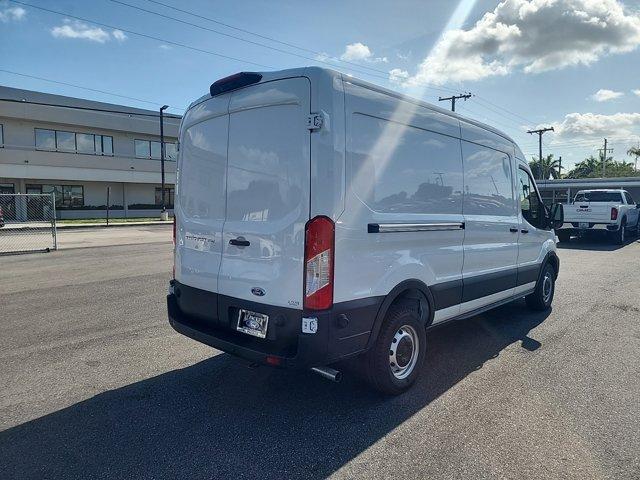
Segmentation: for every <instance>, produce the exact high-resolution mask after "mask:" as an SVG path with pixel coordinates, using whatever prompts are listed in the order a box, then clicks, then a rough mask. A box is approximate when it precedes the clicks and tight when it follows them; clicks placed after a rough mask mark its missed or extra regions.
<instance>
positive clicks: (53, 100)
mask: <svg viewBox="0 0 640 480" xmlns="http://www.w3.org/2000/svg"><path fill="white" fill-rule="evenodd" d="M2 100H10V101H19V102H25V103H28V102H33V103H36V104H43V105H55V106H68V107H81V108H87V109H96V110H100V109H101V110H113V111H118V112H122V113H128V114H138V115H151V116H158V115H159V111H158V110H146V109H143V108H134V107H128V106H126V105H118V104H115V103H105V102H96V101H94V100H86V99H84V98H76V97H66V96H64V95H54V94H52V93H44V92H36V91H34V90H23V89H21V88H13V87H5V86H2V85H0V101H2ZM158 108H160V106H158ZM164 116H165V117H166V118H175V119H180V118H182V117H181V116H180V115H173V114H169V113H165V114H164Z"/></svg>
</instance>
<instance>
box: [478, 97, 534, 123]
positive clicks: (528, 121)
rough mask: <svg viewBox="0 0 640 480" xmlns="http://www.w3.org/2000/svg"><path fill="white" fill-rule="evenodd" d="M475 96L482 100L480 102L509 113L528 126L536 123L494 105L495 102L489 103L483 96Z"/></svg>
mask: <svg viewBox="0 0 640 480" xmlns="http://www.w3.org/2000/svg"><path fill="white" fill-rule="evenodd" d="M474 96H475V97H477V98H478V99H480V101H481V102H485V103H488V104H489V105H493V106H494V107H496V108H499V109H500V110H502V111H503V112H506V113H508V114H510V115H513V116H514V117H517V118H519V119H520V120H524V121H525V122H526V123H527V124H529V125H531V124H532V123H535V122H532V121H531V120H529V119H527V118H525V117H523V116H522V115H520V114H518V113H515V112H512V111H511V110H507V109H506V108H504V107H501V106H500V105H498V104H496V103H493V102H491V101H489V100H488V99H486V98H484V97H482V96H480V95H474Z"/></svg>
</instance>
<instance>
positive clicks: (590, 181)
mask: <svg viewBox="0 0 640 480" xmlns="http://www.w3.org/2000/svg"><path fill="white" fill-rule="evenodd" d="M536 183H537V185H538V188H540V189H552V188H569V187H571V188H594V189H596V188H597V189H603V188H610V189H616V190H619V189H621V188H624V187H640V177H614V178H561V179H554V180H536Z"/></svg>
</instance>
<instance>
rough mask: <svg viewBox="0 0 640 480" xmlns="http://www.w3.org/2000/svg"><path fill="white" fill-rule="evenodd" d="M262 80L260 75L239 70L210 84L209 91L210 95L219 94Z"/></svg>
mask: <svg viewBox="0 0 640 480" xmlns="http://www.w3.org/2000/svg"><path fill="white" fill-rule="evenodd" d="M260 80H262V75H260V74H259V73H253V72H240V73H236V74H234V75H230V76H228V77H225V78H221V79H220V80H218V81H216V82H214V83H212V84H211V87H209V93H211V96H212V97H215V96H216V95H220V94H222V93H225V92H230V91H231V90H237V89H238V88H242V87H246V86H247V85H251V84H252V83H258V82H259V81H260Z"/></svg>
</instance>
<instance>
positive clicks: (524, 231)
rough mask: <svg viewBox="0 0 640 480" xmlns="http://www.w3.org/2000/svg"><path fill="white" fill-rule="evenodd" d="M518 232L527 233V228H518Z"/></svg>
mask: <svg viewBox="0 0 640 480" xmlns="http://www.w3.org/2000/svg"><path fill="white" fill-rule="evenodd" d="M520 233H529V230H527V229H524V228H523V229H522V230H520Z"/></svg>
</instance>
